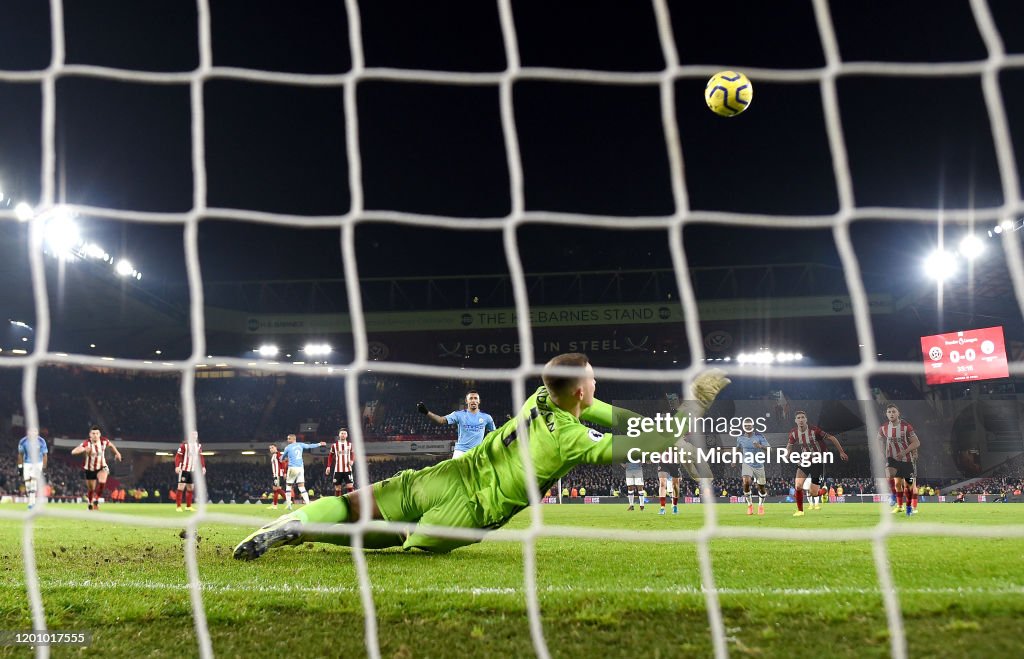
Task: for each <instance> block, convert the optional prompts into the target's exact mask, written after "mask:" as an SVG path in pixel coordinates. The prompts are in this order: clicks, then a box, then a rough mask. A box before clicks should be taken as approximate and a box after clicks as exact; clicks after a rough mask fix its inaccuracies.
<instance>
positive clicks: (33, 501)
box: [28, 490, 36, 506]
mask: <svg viewBox="0 0 1024 659" xmlns="http://www.w3.org/2000/svg"><path fill="white" fill-rule="evenodd" d="M28 505H30V506H34V505H36V492H35V490H32V491H30V492H29V493H28Z"/></svg>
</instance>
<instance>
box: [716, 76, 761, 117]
mask: <svg viewBox="0 0 1024 659" xmlns="http://www.w3.org/2000/svg"><path fill="white" fill-rule="evenodd" d="M753 98H754V87H753V85H751V84H750V80H749V79H748V78H747V76H745V75H743V74H742V73H739V72H737V71H719V72H718V73H716V74H715V75H713V76H711V79H710V80H708V85H707V87H706V88H705V89H704V101H705V102H706V103H707V104H708V107H709V108H711V111H712V112H714V113H715V114H717V115H719V116H722V117H735V116H736V115H738V114H740V113H741V112H743V111H744V110H746V109H747V108H748V107H750V101H751V100H753Z"/></svg>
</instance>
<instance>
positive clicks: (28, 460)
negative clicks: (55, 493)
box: [18, 428, 49, 510]
mask: <svg viewBox="0 0 1024 659" xmlns="http://www.w3.org/2000/svg"><path fill="white" fill-rule="evenodd" d="M47 453H49V449H48V448H47V447H46V440H45V439H43V438H42V437H40V436H39V429H38V428H29V429H28V432H26V433H25V436H24V437H22V438H21V441H19V442H18V471H20V472H21V473H22V477H23V478H24V480H25V494H27V495H28V509H29V510H32V507H33V506H35V505H36V490H37V489H38V488H39V482H40V481H41V480H42V479H43V469H45V468H46V458H47Z"/></svg>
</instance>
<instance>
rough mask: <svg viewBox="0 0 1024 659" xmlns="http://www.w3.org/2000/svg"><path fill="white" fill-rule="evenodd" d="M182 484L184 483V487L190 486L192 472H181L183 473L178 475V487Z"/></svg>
mask: <svg viewBox="0 0 1024 659" xmlns="http://www.w3.org/2000/svg"><path fill="white" fill-rule="evenodd" d="M182 483H184V484H185V485H191V484H192V472H191V471H183V472H181V473H179V474H178V485H181V484H182Z"/></svg>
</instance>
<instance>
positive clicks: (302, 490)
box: [299, 487, 309, 504]
mask: <svg viewBox="0 0 1024 659" xmlns="http://www.w3.org/2000/svg"><path fill="white" fill-rule="evenodd" d="M299 494H301V495H302V503H306V504H308V503H309V495H308V494H306V488H304V487H300V488H299Z"/></svg>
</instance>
